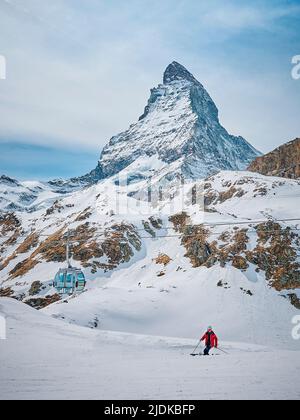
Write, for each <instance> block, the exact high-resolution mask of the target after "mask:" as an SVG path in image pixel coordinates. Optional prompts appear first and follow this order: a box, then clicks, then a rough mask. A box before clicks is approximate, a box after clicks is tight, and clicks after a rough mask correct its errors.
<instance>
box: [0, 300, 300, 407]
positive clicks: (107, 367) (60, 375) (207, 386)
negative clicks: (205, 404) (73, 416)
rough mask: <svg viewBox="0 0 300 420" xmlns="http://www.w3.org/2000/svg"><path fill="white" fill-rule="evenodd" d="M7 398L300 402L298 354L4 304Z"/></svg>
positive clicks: (0, 391)
mask: <svg viewBox="0 0 300 420" xmlns="http://www.w3.org/2000/svg"><path fill="white" fill-rule="evenodd" d="M0 313H1V314H4V315H5V316H6V318H7V340H3V341H0V348H1V365H0V398H1V399H24V400H25V399H26V400H36V399H64V400H66V399H67V400H69V399H125V400H127V399H158V400H160V399H184V400H188V399H299V398H300V351H292V350H284V349H280V348H277V347H263V346H258V345H253V344H240V343H231V342H222V348H223V349H224V350H226V351H227V352H228V353H229V354H228V355H226V354H224V353H221V352H219V351H214V353H215V354H219V355H218V356H212V357H207V358H205V357H191V356H190V353H191V351H192V350H193V347H194V344H195V340H192V339H186V338H185V339H184V338H167V337H156V336H149V335H148V336H147V335H134V334H126V333H119V332H105V331H100V330H92V329H88V328H84V327H80V326H76V325H71V324H67V323H64V322H62V321H59V320H56V319H53V318H51V317H49V316H48V315H46V314H43V313H41V312H37V311H35V310H34V309H31V308H29V307H27V306H26V305H24V304H23V303H19V302H17V301H14V300H11V299H6V298H2V299H0Z"/></svg>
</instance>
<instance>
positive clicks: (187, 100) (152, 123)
mask: <svg viewBox="0 0 300 420" xmlns="http://www.w3.org/2000/svg"><path fill="white" fill-rule="evenodd" d="M141 156H149V157H152V156H157V158H158V159H159V160H161V161H162V162H164V163H166V164H171V163H174V162H178V165H177V166H176V167H177V169H179V170H180V172H181V174H182V175H183V176H184V177H185V178H187V179H201V178H205V177H207V176H210V175H212V174H214V173H216V172H218V171H221V170H244V169H246V168H247V166H249V164H250V163H251V162H252V161H253V160H254V159H255V158H257V157H258V156H260V153H259V152H258V151H257V150H255V149H254V148H253V147H252V146H251V145H250V144H249V143H248V142H247V141H246V140H245V139H244V138H242V137H235V136H232V135H230V134H229V133H228V132H227V131H226V129H225V128H224V127H222V125H221V124H220V121H219V113H218V109H217V107H216V105H215V103H214V102H213V100H212V98H211V97H210V95H209V94H208V92H207V91H206V90H205V88H204V87H203V85H202V84H201V83H200V82H198V81H197V80H196V79H195V77H194V76H193V75H192V74H191V73H190V72H189V71H188V70H187V69H185V68H184V67H183V66H182V65H180V64H178V63H176V62H173V63H172V64H170V65H169V66H168V67H167V69H166V71H165V73H164V77H163V84H160V85H159V86H158V87H156V88H154V89H152V90H151V95H150V98H149V101H148V104H147V105H146V107H145V110H144V113H143V114H142V116H141V117H140V119H139V121H138V122H137V123H136V124H133V125H132V126H130V128H129V129H128V130H126V131H124V132H122V133H121V134H118V135H117V136H114V137H113V138H112V139H111V140H110V142H109V143H108V144H107V146H105V147H104V149H103V151H102V154H101V157H100V160H99V162H98V165H97V167H96V168H95V169H94V170H93V171H92V172H91V173H90V174H88V175H86V176H84V177H82V178H80V181H81V182H83V183H95V182H97V181H99V180H101V179H105V178H108V177H111V176H113V175H116V174H117V173H119V172H120V171H122V170H123V169H124V168H126V167H128V166H129V165H131V164H132V163H133V162H134V161H135V160H137V159H138V158H140V157H141Z"/></svg>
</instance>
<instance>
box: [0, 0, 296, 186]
mask: <svg viewBox="0 0 300 420" xmlns="http://www.w3.org/2000/svg"><path fill="white" fill-rule="evenodd" d="M0 22H1V24H0V54H2V55H4V56H5V57H6V59H7V80H5V81H3V80H0V173H3V172H4V173H6V174H8V175H11V176H16V177H20V178H36V179H45V178H47V177H50V178H53V177H59V176H62V177H68V176H74V175H76V174H77V175H81V174H83V173H85V172H86V171H87V169H92V168H93V167H94V166H95V165H96V162H97V159H98V157H99V155H100V152H101V149H102V147H103V145H104V144H106V143H107V142H108V141H109V139H110V137H111V136H113V135H115V134H117V133H118V132H120V131H122V130H124V129H126V128H127V127H128V126H129V125H130V124H131V123H133V122H135V121H136V120H137V118H138V117H139V115H141V113H142V111H143V108H144V106H145V104H146V102H147V99H148V96H149V89H150V88H151V87H153V86H155V85H157V84H158V83H159V82H161V79H162V73H163V71H164V69H165V67H166V66H167V65H168V64H169V63H170V62H171V61H173V60H176V61H179V62H180V63H182V64H183V65H185V66H186V67H187V68H188V69H189V70H190V71H191V72H192V73H193V74H194V75H195V76H196V77H197V78H198V79H199V80H200V81H201V82H202V83H203V84H204V85H205V87H206V88H207V90H208V91H209V93H210V94H211V96H212V97H213V99H214V100H215V102H216V104H217V106H218V108H219V110H220V118H221V121H222V123H223V124H224V126H225V127H226V128H227V129H228V130H229V131H230V132H232V133H233V134H239V135H242V136H244V137H245V138H246V139H247V140H248V141H250V142H251V143H252V144H253V145H254V146H255V147H257V148H259V149H260V150H262V151H269V150H272V149H273V148H275V147H276V146H278V145H280V144H282V143H284V142H286V141H289V140H291V139H293V138H295V137H297V136H300V118H299V105H300V80H299V81H295V80H293V79H292V77H291V69H292V65H291V60H292V57H293V56H294V55H298V54H300V2H299V1H298V0H297V1H295V0H294V1H284V0H254V1H243V0H227V1H226V0H225V1H224V0H222V1H221V0H210V1H206V0H205V1H201V0H152V1H148V0H147V1H146V0H127V1H126V2H125V1H123V0H52V1H51V2H46V1H41V0H0ZM24 145H26V147H27V148H26V159H22V153H24ZM10 149H11V151H10ZM10 154H11V159H9V156H10ZM57 155H59V158H57ZM16 156H17V158H16ZM37 156H38V158H39V164H37V163H36V157H37ZM57 159H59V165H57V164H56V163H57Z"/></svg>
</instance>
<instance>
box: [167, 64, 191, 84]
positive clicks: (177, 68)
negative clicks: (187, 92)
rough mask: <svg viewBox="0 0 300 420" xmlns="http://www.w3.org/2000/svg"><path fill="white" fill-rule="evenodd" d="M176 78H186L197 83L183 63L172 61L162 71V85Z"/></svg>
mask: <svg viewBox="0 0 300 420" xmlns="http://www.w3.org/2000/svg"><path fill="white" fill-rule="evenodd" d="M176 80H188V81H189V82H193V83H198V84H199V82H198V81H197V80H196V79H195V77H194V76H193V75H192V73H190V72H189V71H188V70H187V69H186V68H185V67H184V66H183V65H181V64H179V63H177V61H173V63H171V64H169V65H168V67H167V68H166V70H165V73H164V85H167V84H168V83H171V82H174V81H176Z"/></svg>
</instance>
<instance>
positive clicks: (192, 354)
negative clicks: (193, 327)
mask: <svg viewBox="0 0 300 420" xmlns="http://www.w3.org/2000/svg"><path fill="white" fill-rule="evenodd" d="M200 343H201V340H199V342H198V344H197V346H196V347H195V349H194V351H193V352H192V353H191V356H195V354H194V353H195V351H196V350H197V348H198V347H199V346H200Z"/></svg>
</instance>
